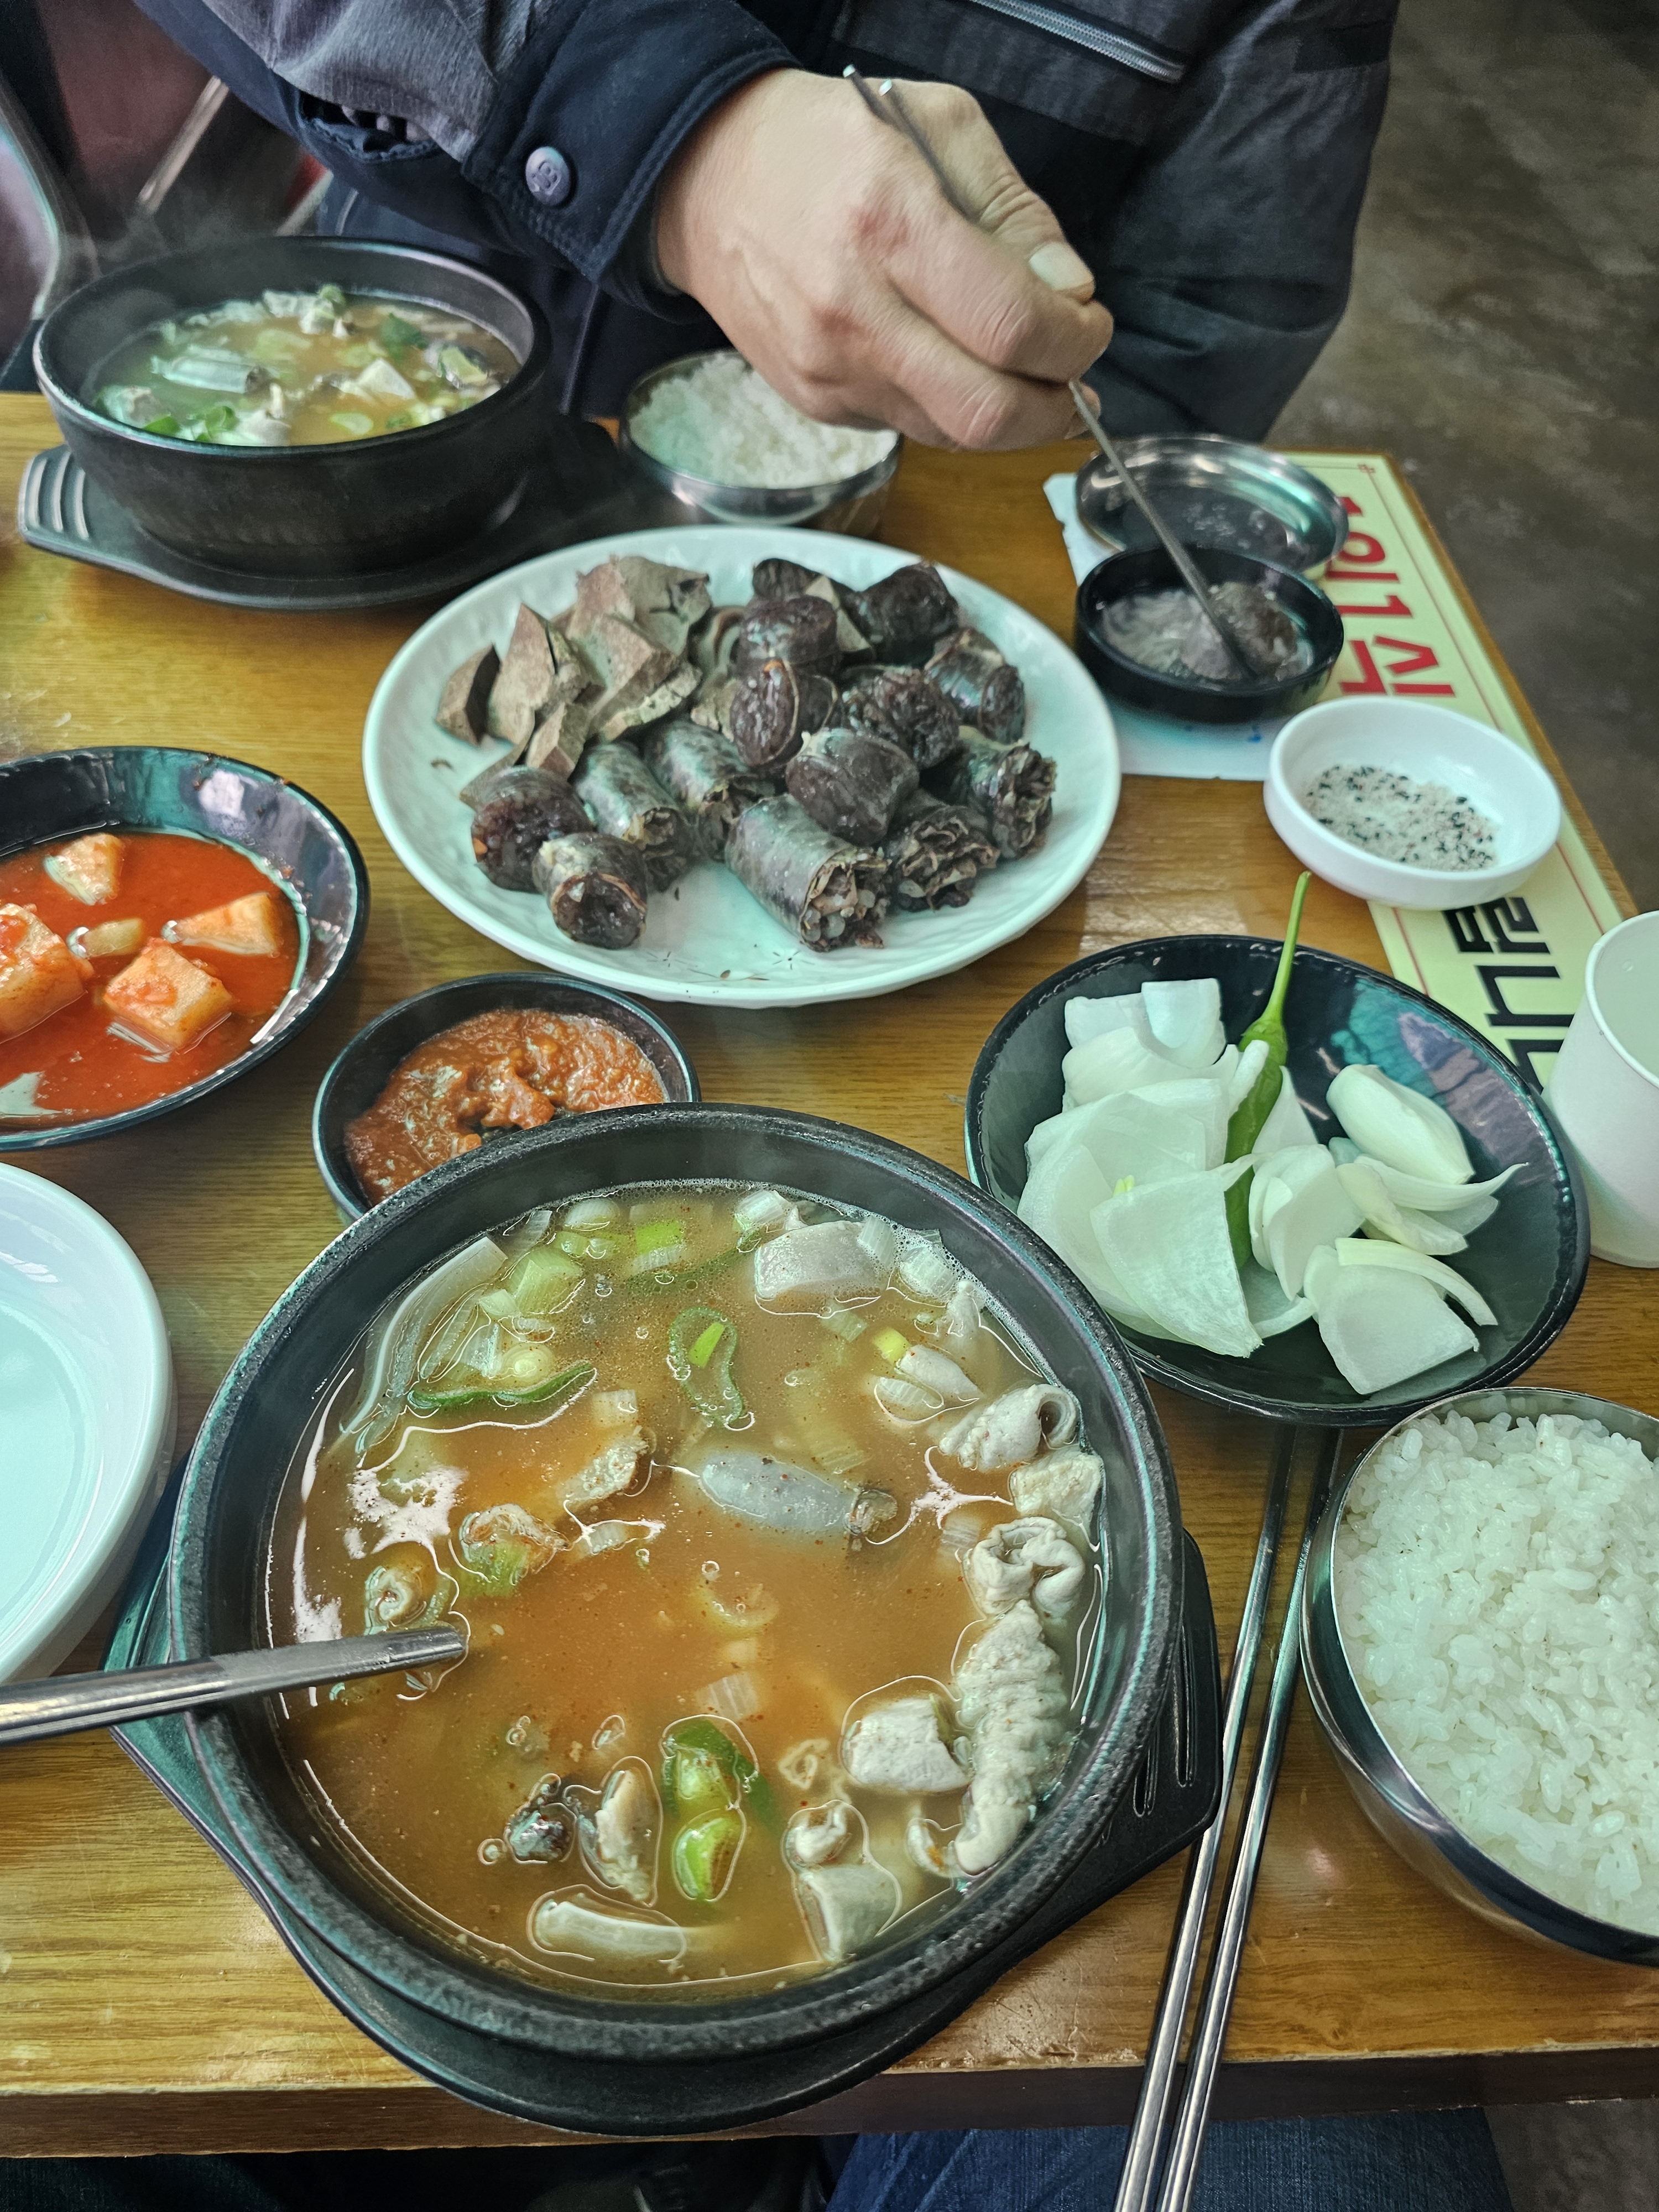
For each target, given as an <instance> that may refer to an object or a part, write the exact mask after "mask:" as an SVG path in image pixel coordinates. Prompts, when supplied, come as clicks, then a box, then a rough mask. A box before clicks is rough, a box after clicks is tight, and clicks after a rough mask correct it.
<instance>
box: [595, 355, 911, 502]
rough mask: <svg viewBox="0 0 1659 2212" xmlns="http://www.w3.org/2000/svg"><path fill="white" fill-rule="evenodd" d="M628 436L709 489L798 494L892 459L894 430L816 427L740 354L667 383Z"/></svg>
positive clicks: (700, 366)
mask: <svg viewBox="0 0 1659 2212" xmlns="http://www.w3.org/2000/svg"><path fill="white" fill-rule="evenodd" d="M628 430H629V436H630V437H631V438H632V439H633V441H634V442H635V445H637V446H641V447H643V448H644V449H645V451H646V452H647V453H650V454H651V455H652V456H653V458H654V459H657V460H659V461H661V462H663V463H664V464H665V465H666V466H667V467H669V468H671V469H678V470H680V471H683V472H684V474H685V475H687V476H694V477H702V478H703V480H704V482H705V483H720V484H734V485H742V486H744V487H745V488H748V489H755V490H766V491H794V490H799V489H804V488H805V487H806V486H808V485H812V484H830V483H842V481H843V479H844V478H846V477H854V476H859V475H861V474H862V472H863V471H865V470H866V469H872V468H874V466H875V465H876V463H877V462H878V460H880V459H881V458H882V456H883V455H884V453H890V452H891V451H892V448H893V443H894V440H895V436H896V433H895V432H893V431H891V430H842V429H837V428H836V426H835V425H834V424H833V423H829V422H811V421H809V419H808V418H807V416H805V415H802V414H800V413H799V411H798V410H796V409H795V408H793V407H792V406H791V405H790V404H789V402H788V401H787V399H785V398H781V396H780V395H779V394H778V393H777V392H774V391H773V389H772V387H771V386H770V385H769V384H768V383H767V382H766V381H765V380H764V379H763V378H762V377H760V376H758V375H757V374H756V373H755V371H754V370H753V369H752V368H750V366H749V364H748V363H747V362H745V361H743V360H741V359H740V358H739V357H738V355H736V354H730V353H726V354H714V355H712V356H710V357H709V358H708V360H707V361H702V362H698V364H697V366H696V368H694V369H692V370H690V372H689V373H688V374H686V375H684V376H669V377H665V378H664V380H663V381H662V382H661V383H660V384H659V385H658V386H656V387H655V388H654V389H653V391H652V392H651V393H650V395H649V397H648V398H647V400H646V402H645V404H644V405H643V406H642V407H641V409H640V410H639V411H638V413H637V414H635V415H633V416H629V424H628Z"/></svg>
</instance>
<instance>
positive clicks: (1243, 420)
mask: <svg viewBox="0 0 1659 2212" xmlns="http://www.w3.org/2000/svg"><path fill="white" fill-rule="evenodd" d="M1393 18H1394V0H1254V4H1253V5H1250V6H1249V7H1247V8H1246V9H1244V10H1243V11H1242V12H1241V14H1240V15H1238V16H1237V17H1235V19H1234V21H1233V23H1232V24H1231V26H1230V27H1229V30H1228V32H1227V33H1226V34H1225V35H1224V36H1223V37H1222V38H1221V39H1220V40H1218V43H1217V44H1216V46H1214V47H1213V48H1212V51H1211V52H1209V54H1207V55H1206V57H1205V58H1204V59H1203V60H1202V61H1201V62H1200V64H1199V65H1198V67H1197V68H1195V69H1194V70H1193V72H1192V74H1191V75H1190V76H1189V77H1188V80H1187V82H1185V83H1184V84H1183V85H1182V88H1181V90H1180V92H1179V93H1178V94H1176V100H1175V102H1174V104H1173V106H1172V108H1171V112H1170V115H1169V117H1168V118H1167V120H1166V122H1165V124H1164V127H1163V128H1162V130H1161V131H1159V132H1158V135H1157V137H1155V139H1154V140H1153V142H1152V144H1151V145H1149V146H1148V147H1147V149H1146V151H1145V153H1144V154H1143V155H1142V157H1141V159H1140V161H1139V162H1138V163H1137V164H1136V166H1135V167H1134V169H1133V171H1132V172H1131V173H1130V175H1129V176H1128V178H1127V179H1126V181H1125V185H1124V190H1123V192H1122V196H1121V199H1120V200H1119V201H1118V203H1117V204H1116V206H1115V209H1114V210H1113V213H1112V217H1111V221H1110V225H1109V229H1108V231H1107V233H1106V235H1105V238H1104V239H1103V252H1102V255H1101V258H1100V261H1099V262H1098V263H1097V274H1098V277H1099V283H1100V293H1101V296H1102V298H1103V300H1104V301H1106V304H1107V305H1108V306H1109V307H1110V308H1111V310H1112V313H1113V316H1114V318H1115V325H1116V328H1115V335H1114V337H1113V340H1112V343H1111V346H1110V348H1109V350H1108V351H1107V353H1106V354H1105V355H1104V356H1103V357H1102V359H1101V361H1100V362H1098V363H1097V366H1096V368H1094V369H1093V370H1092V371H1091V377H1090V380H1091V383H1093V384H1094V385H1095V386H1096V387H1097V390H1098V391H1099V392H1100V397H1101V412H1102V414H1103V416H1105V418H1106V420H1107V421H1108V422H1109V423H1110V424H1111V426H1112V427H1113V428H1114V429H1116V430H1119V431H1123V432H1133V433H1147V432H1153V431H1163V430H1172V431H1173V430H1218V431H1221V432H1224V433H1225V434H1226V435H1229V436H1232V437H1242V438H1261V437H1265V436H1266V435H1267V431H1268V430H1269V428H1271V427H1272V424H1273V420H1274V418H1275V417H1276V416H1278V414H1279V410H1281V409H1282V408H1283V407H1284V406H1285V403H1286V402H1287V401H1288V400H1289V398H1290V397H1291V393H1292V392H1294V391H1295V390H1296V387H1297V385H1298V384H1299V383H1300V382H1301V381H1302V380H1303V378H1304V376H1305V375H1306V374H1307V373H1308V371H1309V370H1310V368H1312V366H1313V364H1314V362H1315V361H1316V360H1317V358H1318V356H1319V354H1320V351H1321V349H1322V347H1323V346H1324V344H1325V343H1326V341H1327V339H1328V337H1330V335H1331V333H1332V332H1333V331H1334V330H1335V328H1336V325H1337V324H1338V323H1339V321H1340V319H1341V316H1342V311H1343V309H1344V307H1346V304H1347V296H1348V283H1349V274H1350V270H1351V266H1352V252H1353V234H1354V226H1355V224H1356V222H1358V216H1359V208H1360V203H1361V201H1362V200H1363V198H1364V192H1365V181H1366V176H1367V173H1368V171H1369V168H1370V155H1371V148H1372V145H1373V143H1374V142H1375V139H1376V131H1377V127H1378V125H1379V124H1380V122H1381V120H1382V115H1383V103H1384V100H1385V99H1386V97H1387V92H1388V77H1389V67H1388V56H1389V34H1390V33H1391V31H1392V29H1393Z"/></svg>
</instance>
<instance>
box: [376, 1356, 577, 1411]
mask: <svg viewBox="0 0 1659 2212" xmlns="http://www.w3.org/2000/svg"><path fill="white" fill-rule="evenodd" d="M594 1373H595V1370H594V1369H593V1368H592V1367H591V1366H589V1367H567V1368H566V1369H565V1370H564V1371H563V1372H562V1374H559V1375H554V1376H550V1377H549V1379H548V1380H547V1381H546V1382H545V1383H534V1384H532V1387H531V1388H530V1389H527V1390H492V1389H490V1387H489V1383H469V1384H466V1385H465V1386H464V1387H463V1388H461V1389H455V1390H428V1389H422V1387H421V1385H420V1384H418V1383H417V1384H416V1387H415V1388H414V1389H412V1390H411V1391H410V1394H409V1410H410V1413H453V1412H454V1411H455V1410H456V1408H457V1407H461V1406H482V1405H483V1403H484V1401H486V1400H488V1401H489V1403H490V1404H491V1405H495V1406H543V1405H545V1404H546V1403H547V1401H548V1400H549V1399H550V1398H557V1397H562V1396H567V1395H568V1396H569V1397H573V1398H574V1396H575V1395H576V1393H577V1392H578V1391H579V1390H585V1389H586V1388H587V1385H588V1384H589V1383H591V1382H592V1380H593V1376H594Z"/></svg>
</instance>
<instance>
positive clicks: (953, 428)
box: [657, 70, 1112, 450]
mask: <svg viewBox="0 0 1659 2212" xmlns="http://www.w3.org/2000/svg"><path fill="white" fill-rule="evenodd" d="M903 93H904V97H905V100H906V101H907V102H908V106H910V108H911V110H912V112H914V113H915V117H916V119H917V121H918V122H919V123H920V124H921V126H922V128H923V129H924V130H925V131H926V133H927V137H928V139H929V141H930V143H931V144H932V146H933V149H934V151H935V153H936V155H938V157H939V161H941V163H942V164H943V166H944V167H945V170H946V172H947V173H948V174H949V176H950V178H951V182H952V184H953V185H954V187H955V189H956V191H957V193H958V194H959V196H960V197H961V198H962V200H963V203H964V204H965V205H966V206H967V207H969V209H972V210H975V212H976V213H977V215H978V218H979V220H978V222H977V224H975V223H971V222H968V221H967V220H965V219H964V217H963V216H962V215H960V214H958V213H957V211H956V210H954V209H953V208H951V206H950V205H949V204H947V203H946V201H945V199H944V198H943V197H941V194H940V191H939V186H938V185H937V184H936V183H935V182H934V180H933V177H932V175H931V174H930V173H929V171H928V169H927V165H926V164H925V162H924V161H922V160H921V158H920V157H919V155H917V154H916V152H915V149H913V148H912V147H910V146H909V145H908V144H907V143H906V142H905V140H904V139H903V138H902V137H901V136H900V134H899V133H897V132H896V131H890V130H887V129H884V127H883V125H881V123H880V122H878V120H877V119H876V118H875V117H874V116H872V114H871V113H870V112H869V111H868V109H867V108H866V106H865V105H864V103H863V101H862V100H860V98H859V97H858V95H857V94H856V93H855V92H854V90H853V88H852V87H850V86H848V85H846V84H842V83H841V82H838V81H836V80H835V79H833V78H825V77H819V76H812V75H811V74H810V73H808V72H806V71H804V70H777V71H775V72H774V73H773V74H771V75H770V76H763V77H759V78H757V79H756V80H755V81H754V82H752V83H750V84H749V85H746V86H744V88H742V89H741V90H740V91H738V92H736V93H734V94H732V96H731V98H730V99H729V100H726V101H725V102H723V103H722V105H721V106H720V107H718V108H717V109H716V110H715V111H714V114H713V115H712V116H711V117H710V118H708V121H707V122H706V123H704V124H703V125H702V127H701V128H700V129H699V130H698V131H696V133H695V134H694V135H693V137H691V139H690V141H689V142H688V143H687V145H686V146H685V148H684V149H683V150H682V152H681V153H680V155H678V158H677V159H676V161H675V162H674V163H673V165H672V166H671V168H670V169H669V171H668V173H667V175H666V177H665V180H664V185H663V189H662V193H661V197H660V203H659V216H658V226H657V249H658V255H659V259H660V261H661V263H662V267H663V271H664V274H665V276H667V277H668V279H669V281H670V282H671V283H673V284H676V285H678V287H679V288H680V289H682V290H683V291H686V292H689V293H690V294H691V295H693V297H695V298H696V299H697V300H698V301H701V302H702V305H703V306H704V307H707V308H708V312H709V313H711V314H712V315H713V316H714V318H715V319H716V320H717V321H718V322H719V323H720V326H721V327H722V329H723V330H724V331H726V335H727V337H730V339H731V340H732V343H733V344H734V345H735V346H737V347H738V349H739V350H740V351H741V352H742V353H743V354H744V356H745V358H746V359H747V360H749V361H750V362H752V364H753V365H754V367H755V368H757V369H758V370H759V371H760V372H761V374H762V375H763V376H764V377H765V378H766V379H767V380H768V381H769V383H770V384H772V385H774V386H775V387H776V388H777V390H779V391H780V392H782V393H783V395H784V397H785V398H787V399H789V400H790V401H792V402H793V404H794V405H796V406H797V407H799V408H800V409H801V410H803V411H804V412H805V413H806V414H808V415H811V416H815V417H817V419H818V420H820V421H824V422H844V423H850V424H854V425H856V426H858V427H860V428H868V427H871V426H872V425H876V424H888V425H890V426H892V427H893V428H896V429H900V430H902V431H903V432H904V433H905V434H906V435H907V436H909V437H913V438H916V439H918V440H920V441H921V442H922V443H924V444H927V445H934V446H941V445H942V446H960V447H969V448H975V449H986V450H991V449H1003V448H1008V447H1018V446H1029V445H1037V444H1041V443H1043V442H1044V441H1048V440H1049V439H1054V438H1060V437H1064V436H1066V435H1068V434H1069V433H1070V432H1071V430H1072V429H1073V427H1074V425H1075V422H1076V416H1075V415H1074V413H1073V406H1072V400H1071V395H1070V393H1069V392H1068V391H1067V389H1066V383H1067V380H1068V379H1070V378H1072V377H1074V376H1079V375H1081V374H1083V373H1084V372H1085V370H1086V369H1087V368H1088V367H1089V366H1090V364H1091V362H1093V361H1094V360H1095V359H1096V358H1097V356H1098V355H1099V354H1100V353H1101V351H1102V350H1103V348H1104V347H1105V345H1106V343H1107V341H1108V339H1109V337H1110V336H1111V331H1112V324H1111V318H1110V316H1109V314H1108V313H1106V311H1105V309H1104V308H1103V307H1100V306H1099V305H1098V304H1097V302H1096V301H1093V299H1092V298H1091V295H1092V293H1093V289H1094V280H1093V278H1092V276H1091V274H1090V271H1089V269H1088V266H1087V264H1085V262H1084V261H1083V260H1082V259H1081V258H1080V257H1079V255H1078V254H1076V253H1075V252H1073V250H1072V248H1071V247H1070V246H1068V245H1067V244H1066V240H1065V239H1064V237H1063V235H1062V234H1061V232H1060V225H1059V223H1058V222H1056V221H1055V219H1054V214H1053V212H1052V210H1050V209H1049V208H1048V206H1047V205H1046V204H1045V203H1044V202H1043V201H1042V200H1041V199H1040V198H1039V197H1037V195H1036V193H1035V192H1033V191H1031V190H1030V187H1029V186H1028V185H1025V183H1024V181H1023V179H1021V178H1020V176H1019V175H1018V172H1017V171H1016V170H1015V169H1014V168H1013V167H1012V166H1011V164H1010V162H1009V161H1008V158H1007V155H1006V154H1005V153H1004V152H1003V149H1002V146H1001V143H1000V141H999V139H998V137H997V136H996V133H995V132H994V131H993V130H992V128H991V126H990V125H989V123H988V122H987V120H986V118H985V116H984V115H983V113H982V112H981V109H980V106H979V104H978V102H977V101H976V100H974V99H972V98H971V97H970V96H969V94H967V93H964V92H961V91H958V90H957V89H956V88H954V87H951V86H948V85H933V84H906V85H905V86H904V87H903Z"/></svg>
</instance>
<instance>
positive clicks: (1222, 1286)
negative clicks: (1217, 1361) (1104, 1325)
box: [1089, 1160, 1261, 1359]
mask: <svg viewBox="0 0 1659 2212" xmlns="http://www.w3.org/2000/svg"><path fill="white" fill-rule="evenodd" d="M1247 1165H1248V1163H1247V1162H1245V1161H1243V1160H1234V1161H1231V1162H1230V1163H1229V1164H1228V1165H1226V1166H1225V1167H1220V1168H1212V1169H1211V1170H1209V1171H1208V1173H1206V1174H1205V1175H1201V1176H1180V1177H1177V1178H1176V1179H1174V1180H1172V1181H1170V1182H1160V1183H1153V1184H1152V1186H1151V1187H1150V1188H1147V1189H1146V1190H1132V1191H1126V1192H1125V1193H1123V1194H1121V1196H1118V1197H1115V1198H1110V1199H1109V1200H1107V1201H1106V1202H1105V1203H1104V1204H1103V1205H1100V1206H1096V1207H1095V1208H1094V1210H1093V1212H1091V1215H1090V1217H1089V1219H1090V1225H1091V1228H1092V1229H1093V1231H1094V1232H1095V1235H1096V1237H1097V1238H1098V1240H1099V1243H1100V1249H1101V1251H1102V1253H1103V1255H1104V1257H1105V1260H1106V1264H1107V1266H1108V1267H1109V1268H1110V1269H1111V1270H1112V1272H1113V1273H1114V1274H1115V1276H1116V1278H1117V1279H1118V1281H1119V1282H1120V1283H1121V1285H1123V1288H1124V1291H1126V1292H1127V1295H1128V1296H1129V1297H1131V1298H1133V1300H1134V1301H1135V1303H1136V1304H1138V1305H1139V1306H1140V1307H1141V1308H1142V1309H1143V1310H1145V1311H1146V1312H1147V1313H1149V1314H1151V1316H1152V1318H1153V1320H1154V1321H1156V1322H1160V1323H1161V1324H1162V1325H1163V1327H1164V1328H1166V1329H1168V1330H1169V1331H1170V1334H1172V1335H1176V1336H1178V1337H1181V1338H1182V1339H1183V1340H1185V1341H1186V1342H1187V1343H1188V1344H1198V1345H1201V1346H1204V1348H1205V1349H1206V1351H1208V1352H1223V1353H1226V1354H1230V1355H1231V1356H1232V1357H1233V1358H1240V1359H1243V1358H1249V1354H1250V1353H1251V1352H1254V1351H1255V1348H1256V1346H1257V1345H1259V1344H1260V1343H1261V1337H1260V1336H1259V1335H1258V1334H1257V1333H1256V1330H1255V1328H1254V1327H1253V1326H1252V1324H1251V1321H1250V1316H1249V1311H1248V1310H1247V1309H1246V1307H1245V1304H1244V1292H1243V1289H1242V1287H1241V1286H1240V1284H1239V1279H1238V1268H1237V1264H1236V1263H1235V1261H1234V1259H1233V1254H1232V1245H1231V1242H1230V1240H1229V1237H1228V1235H1227V1204H1226V1194H1227V1190H1228V1188H1229V1186H1230V1185H1231V1184H1232V1183H1233V1182H1237V1179H1238V1177H1239V1176H1241V1175H1242V1174H1243V1173H1244V1172H1245V1170H1246V1167H1247Z"/></svg>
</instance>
